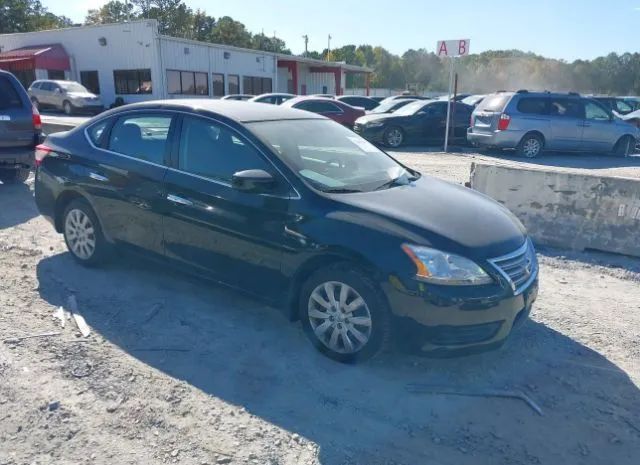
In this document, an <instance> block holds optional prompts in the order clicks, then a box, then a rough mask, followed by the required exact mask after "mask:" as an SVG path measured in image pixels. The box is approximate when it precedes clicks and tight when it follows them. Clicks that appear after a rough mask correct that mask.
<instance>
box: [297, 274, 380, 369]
mask: <svg viewBox="0 0 640 465" xmlns="http://www.w3.org/2000/svg"><path fill="white" fill-rule="evenodd" d="M342 290H344V291H345V294H344V297H342ZM331 294H333V299H332V298H331V297H330V295H331ZM341 299H343V300H342V304H341ZM359 299H360V300H359ZM332 301H333V304H334V305H331V303H332ZM358 301H360V302H361V303H360V304H359V305H358V304H357V302H358ZM354 305H355V306H354ZM298 306H299V316H300V320H301V321H302V327H303V329H304V332H305V334H306V335H307V337H308V338H309V340H310V341H311V342H312V343H313V345H314V346H315V347H316V349H318V350H319V351H320V352H321V353H322V354H324V355H326V356H327V357H329V358H331V359H333V360H336V361H338V362H341V363H353V362H357V361H363V360H367V359H369V358H371V357H373V356H375V355H377V354H378V353H380V352H382V351H384V350H385V349H386V348H387V346H388V345H389V341H390V338H391V317H390V312H389V310H388V306H387V303H386V301H385V299H384V297H383V296H382V295H381V294H380V291H379V290H378V288H377V287H376V285H375V284H374V283H373V282H372V281H371V280H370V279H369V278H368V277H367V276H366V275H365V274H364V273H362V272H360V271H358V270H356V269H354V267H353V266H352V265H351V264H349V263H342V264H336V265H332V266H329V267H327V268H323V269H321V270H319V271H317V272H316V273H314V274H313V275H311V276H310V277H309V279H308V280H307V281H306V282H305V283H304V285H303V286H302V290H301V292H300V298H299V304H298ZM349 306H351V309H349ZM344 309H346V311H344Z"/></svg>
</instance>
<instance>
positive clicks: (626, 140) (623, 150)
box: [613, 136, 636, 157]
mask: <svg viewBox="0 0 640 465" xmlns="http://www.w3.org/2000/svg"><path fill="white" fill-rule="evenodd" d="M635 145H636V140H635V139H634V138H633V137H631V136H624V137H623V138H622V139H620V140H619V141H618V143H617V144H616V146H615V147H614V148H613V154H614V155H615V156H617V157H628V156H629V155H632V154H633V152H634V149H635Z"/></svg>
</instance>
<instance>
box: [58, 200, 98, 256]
mask: <svg viewBox="0 0 640 465" xmlns="http://www.w3.org/2000/svg"><path fill="white" fill-rule="evenodd" d="M87 222H88V223H87ZM62 231H63V235H64V241H65V243H66V244H67V248H68V249H69V252H70V253H71V256H72V257H73V258H74V260H75V261H77V262H78V263H80V264H81V265H83V266H88V267H91V266H97V265H99V264H101V263H103V262H104V261H105V260H106V257H107V256H108V254H107V252H108V250H107V249H108V247H109V245H108V243H107V241H106V240H105V238H104V235H103V234H102V229H101V228H100V222H99V221H98V217H97V216H96V214H95V213H94V211H93V209H92V208H91V206H90V205H89V203H88V202H87V201H86V200H84V199H75V200H72V201H71V202H70V203H69V205H67V207H66V208H65V209H64V213H63V216H62Z"/></svg>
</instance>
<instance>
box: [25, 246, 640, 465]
mask: <svg viewBox="0 0 640 465" xmlns="http://www.w3.org/2000/svg"><path fill="white" fill-rule="evenodd" d="M37 278H38V281H39V293H40V296H41V297H42V298H43V299H44V300H46V301H47V302H49V303H50V304H51V305H54V306H59V305H64V304H65V302H66V299H67V297H68V295H69V293H75V294H76V296H77V301H78V305H79V308H80V311H81V312H82V315H83V316H84V318H85V319H86V321H87V322H88V324H89V325H90V326H91V327H92V328H93V330H94V331H95V332H97V333H99V334H100V335H101V336H102V337H104V338H105V339H106V340H108V341H110V342H111V343H113V344H115V345H117V346H119V347H120V348H121V349H122V350H123V351H124V352H125V353H126V354H128V355H130V356H132V357H135V358H136V359H138V360H140V361H142V362H144V363H145V364H147V365H149V366H151V367H153V368H155V369H157V370H160V371H162V372H164V373H166V374H167V375H168V376H171V377H173V378H175V379H177V380H182V381H184V382H186V383H189V384H190V385H192V386H193V387H195V388H197V389H199V390H201V391H203V392H205V393H207V394H209V395H211V396H214V397H216V398H219V399H221V400H223V401H225V402H227V403H230V404H235V405H237V406H242V407H244V408H246V410H247V411H248V412H249V413H251V414H252V415H255V416H258V417H260V418H262V419H263V420H265V421H267V422H270V423H272V424H274V425H277V426H279V427H280V428H283V429H285V430H288V431H290V432H292V433H297V434H299V435H300V436H302V437H304V438H307V439H308V440H310V441H313V442H314V443H316V444H318V445H319V454H320V457H319V460H320V463H322V464H325V465H333V464H336V465H338V464H367V465H382V464H396V465H398V464H407V465H409V464H410V465H416V464H426V463H434V464H435V463H438V464H443V463H446V464H456V465H458V464H477V463H480V462H483V457H487V456H490V457H492V458H494V459H495V461H494V462H492V463H589V464H591V463H592V464H594V465H595V464H598V465H601V464H602V463H632V462H633V460H632V457H633V454H637V453H638V452H640V450H639V446H638V444H640V442H638V432H637V431H634V430H633V429H632V427H631V426H630V425H632V423H631V422H637V419H638V417H639V415H638V414H639V413H640V400H639V399H640V396H639V392H638V388H637V387H636V385H635V384H634V382H633V381H632V380H631V379H630V378H629V377H628V375H627V374H626V373H625V372H624V371H623V370H622V369H620V368H618V367H617V366H616V365H615V364H613V363H611V362H610V361H609V360H607V359H606V358H605V357H604V356H602V355H601V354H599V353H598V352H596V351H594V350H592V349H590V348H588V347H586V346H584V345H582V344H580V343H579V342H577V341H575V340H573V339H571V338H569V337H567V336H565V335H563V334H561V333H559V332H556V331H554V330H553V329H551V328H549V327H548V326H545V325H543V324H540V323H536V322H534V321H531V322H528V323H527V324H525V325H524V326H523V327H522V328H521V329H520V330H519V332H518V333H517V334H515V335H514V337H512V339H511V340H510V341H509V343H508V344H507V345H506V346H505V347H503V348H502V349H501V350H498V351H494V352H490V353H485V354H479V355H474V356H468V357H464V358H455V359H444V360H442V359H427V358H423V357H416V356H412V355H409V354H402V353H391V354H388V355H386V356H383V357H381V358H379V359H375V360H372V361H370V362H367V363H363V364H360V365H341V364H338V363H335V362H333V361H331V360H328V359H326V358H324V357H323V356H321V355H320V354H318V353H317V352H316V351H315V350H314V349H313V348H312V346H311V344H309V343H308V341H307V340H306V339H305V336H304V334H303V332H302V331H301V329H300V327H299V325H298V324H292V323H289V322H288V321H287V320H286V318H285V317H284V315H283V313H282V312H280V311H278V310H276V309H272V308H269V307H267V306H265V305H264V304H262V303H261V302H258V301H255V300H253V299H251V298H248V297H245V296H244V295H242V294H239V293H237V292H235V291H232V290H228V289H226V288H223V287H220V286H218V285H215V284H212V283H209V282H206V281H201V280H199V279H196V278H193V277H191V276H187V275H184V274H182V273H177V272H174V271H164V268H163V267H158V266H154V265H151V264H146V263H144V262H138V261H133V260H119V261H116V262H113V263H111V264H109V265H107V266H106V267H105V268H104V269H85V268H82V267H80V266H79V265H77V264H76V263H75V262H74V261H73V260H72V258H71V256H70V255H69V254H68V253H64V254H58V255H54V256H51V257H48V258H45V259H43V260H41V261H40V262H39V264H38V266H37ZM534 315H535V314H534ZM411 383H426V384H428V385H430V386H446V387H447V389H461V390H464V391H475V392H482V391H483V390H484V389H518V390H523V391H525V392H527V393H528V394H529V395H530V396H531V397H532V398H533V399H534V400H535V401H536V402H537V403H538V404H539V405H540V407H541V409H542V411H543V414H544V416H539V415H538V414H536V413H535V412H534V411H533V410H532V409H531V408H529V407H528V406H527V405H526V404H525V403H524V402H521V401H519V400H515V399H505V398H495V397H466V396H452V395H434V394H428V393H418V394H416V393H410V392H409V391H408V385H409V384H411ZM612 438H615V440H614V439H612ZM618 440H619V441H621V442H622V444H623V446H622V447H620V446H619V445H618V442H617V441H618ZM634 443H635V444H636V446H632V444H634ZM583 447H588V450H589V456H586V455H585V454H584V449H583Z"/></svg>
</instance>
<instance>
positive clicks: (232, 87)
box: [229, 74, 240, 94]
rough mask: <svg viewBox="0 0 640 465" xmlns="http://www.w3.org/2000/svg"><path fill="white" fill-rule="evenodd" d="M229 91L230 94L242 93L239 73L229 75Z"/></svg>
mask: <svg viewBox="0 0 640 465" xmlns="http://www.w3.org/2000/svg"><path fill="white" fill-rule="evenodd" d="M229 93H230V94H239V93H240V76H238V75H237V74H230V75H229Z"/></svg>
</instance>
